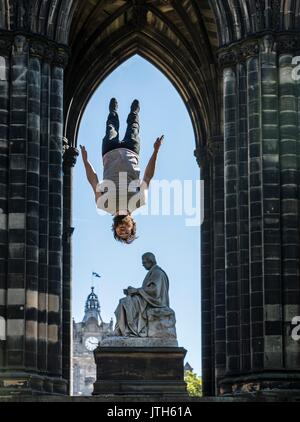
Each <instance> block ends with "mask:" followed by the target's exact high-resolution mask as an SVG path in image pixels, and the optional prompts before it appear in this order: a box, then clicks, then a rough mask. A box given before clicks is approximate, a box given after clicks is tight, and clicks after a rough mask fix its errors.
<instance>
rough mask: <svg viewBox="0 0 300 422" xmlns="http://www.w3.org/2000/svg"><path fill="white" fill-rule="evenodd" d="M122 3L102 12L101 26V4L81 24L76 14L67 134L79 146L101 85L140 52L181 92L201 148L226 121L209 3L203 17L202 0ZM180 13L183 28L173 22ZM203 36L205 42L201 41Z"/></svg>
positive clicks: (67, 77)
mask: <svg viewBox="0 0 300 422" xmlns="http://www.w3.org/2000/svg"><path fill="white" fill-rule="evenodd" d="M123 3H124V4H123V5H122V6H121V7H119V8H116V10H112V12H111V13H110V14H109V17H108V18H107V19H103V20H101V15H99V23H98V25H97V26H96V24H95V14H97V13H100V12H101V11H103V7H102V8H101V7H100V6H101V5H100V4H99V5H98V6H97V7H95V9H92V11H91V12H90V14H88V16H87V18H86V20H85V21H83V22H81V24H80V21H79V22H78V19H79V18H78V16H77V17H76V15H75V18H74V23H73V24H72V27H71V34H70V45H71V48H72V51H73V54H72V57H71V61H70V63H69V66H68V68H67V74H66V88H65V89H66V98H65V116H66V117H65V122H66V124H65V136H66V138H67V139H68V141H69V144H70V145H71V146H74V147H76V142H77V141H76V139H77V132H78V127H79V122H80V119H81V116H82V114H83V111H84V109H85V106H86V104H87V102H88V100H89V98H90V96H91V95H92V93H93V92H94V90H95V89H96V87H97V86H98V85H99V83H101V81H102V80H103V79H104V78H105V77H106V76H108V75H109V73H111V72H112V71H113V70H114V69H115V68H116V67H117V66H118V65H120V64H121V63H122V62H124V61H125V60H127V59H128V58H130V57H131V56H133V55H134V54H139V55H141V56H142V57H143V58H145V59H146V60H148V61H149V62H150V63H152V64H153V65H154V66H156V67H157V68H158V69H159V70H160V71H161V72H162V73H163V74H164V75H165V76H166V77H167V78H168V79H169V80H170V81H171V82H172V84H173V85H174V86H175V88H176V89H177V91H178V92H179V94H180V95H181V97H182V99H183V101H184V103H185V104H186V107H187V109H188V112H189V114H190V117H191V120H192V124H193V128H194V133H195V139H196V148H198V147H200V146H201V145H203V144H205V143H206V140H207V139H208V138H209V137H211V136H213V135H214V132H215V131H218V130H219V122H220V120H221V119H220V116H219V115H218V111H219V106H218V104H217V91H218V89H217V86H218V84H217V79H218V78H217V74H216V69H215V63H214V58H213V52H212V50H213V49H214V48H215V46H210V44H209V39H210V38H209V37H211V38H212V39H213V40H214V42H215V40H216V38H214V37H216V32H213V31H210V34H209V33H208V31H207V29H206V25H211V26H210V29H211V28H212V16H211V15H208V12H207V11H210V9H209V8H208V5H207V4H206V7H207V9H206V14H205V15H203V16H202V15H201V11H200V9H199V8H198V6H197V4H196V3H197V2H192V1H189V2H185V7H183V6H182V5H181V2H174V7H171V5H170V4H169V2H158V3H161V7H159V5H158V6H157V7H155V6H154V5H153V4H150V2H149V4H144V3H145V2H123ZM140 3H143V4H140ZM146 3H147V2H146ZM205 3H206V2H205ZM165 4H167V6H165ZM187 6H188V7H187ZM167 7H168V9H167ZM78 10H79V11H80V6H79V9H78ZM93 10H94V12H95V13H93ZM167 11H169V13H172V14H173V17H172V18H170V17H171V16H169V15H168V13H167ZM210 12H211V11H210ZM175 14H176V18H177V19H178V21H179V22H180V25H179V28H178V25H176V23H175V21H174V20H173V19H174V17H175V16H174V15H175ZM209 19H210V21H209ZM193 21H194V22H193ZM196 22H197V23H198V26H197V25H195V24H196ZM195 27H196V29H195ZM88 28H89V29H88ZM200 38H201V39H202V44H201V43H200V44H198V40H199V39H200ZM83 53H84V55H83Z"/></svg>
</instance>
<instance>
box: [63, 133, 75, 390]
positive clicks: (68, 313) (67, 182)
mask: <svg viewBox="0 0 300 422" xmlns="http://www.w3.org/2000/svg"><path fill="white" fill-rule="evenodd" d="M65 141H66V142H65V148H64V155H63V172H64V174H63V301H62V306H63V326H62V330H63V335H62V338H63V340H62V341H63V344H62V367H63V377H64V378H65V379H71V377H72V365H71V362H72V297H71V287H72V234H73V232H74V228H73V227H72V187H73V186H72V180H73V174H72V173H73V167H74V166H75V164H76V159H77V157H78V155H79V152H78V150H77V149H76V148H73V147H69V146H68V143H67V140H65ZM69 388H70V386H69ZM68 392H69V394H70V390H69V391H68Z"/></svg>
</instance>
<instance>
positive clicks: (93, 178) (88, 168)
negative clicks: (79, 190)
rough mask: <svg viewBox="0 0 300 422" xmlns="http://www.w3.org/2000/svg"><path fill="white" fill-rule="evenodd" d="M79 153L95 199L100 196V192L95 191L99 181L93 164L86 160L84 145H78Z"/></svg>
mask: <svg viewBox="0 0 300 422" xmlns="http://www.w3.org/2000/svg"><path fill="white" fill-rule="evenodd" d="M80 149H81V154H82V160H83V164H84V167H85V172H86V177H87V179H88V181H89V183H90V185H91V186H92V188H93V191H94V194H95V199H96V201H97V199H98V198H99V197H100V196H101V192H97V185H98V183H99V180H98V176H97V173H96V172H95V170H94V169H93V166H92V165H91V163H90V162H89V160H88V155H87V150H86V149H85V146H83V145H80Z"/></svg>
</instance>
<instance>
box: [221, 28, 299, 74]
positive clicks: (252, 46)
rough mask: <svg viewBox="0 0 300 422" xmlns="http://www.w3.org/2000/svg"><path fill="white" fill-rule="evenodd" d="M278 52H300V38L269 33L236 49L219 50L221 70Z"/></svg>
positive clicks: (292, 35) (293, 35) (241, 43)
mask: <svg viewBox="0 0 300 422" xmlns="http://www.w3.org/2000/svg"><path fill="white" fill-rule="evenodd" d="M260 51H262V52H271V51H277V52H278V53H279V54H280V53H294V52H297V51H300V38H299V36H298V35H296V34H288V35H286V34H276V33H269V34H266V35H264V36H263V37H260V38H253V39H248V40H244V41H241V42H239V43H237V44H235V46H234V47H225V48H222V49H220V50H219V53H218V63H219V66H220V67H221V68H224V67H230V66H234V65H236V64H237V63H241V62H243V61H245V60H247V59H248V58H250V57H253V56H257V55H258V54H259V52H260Z"/></svg>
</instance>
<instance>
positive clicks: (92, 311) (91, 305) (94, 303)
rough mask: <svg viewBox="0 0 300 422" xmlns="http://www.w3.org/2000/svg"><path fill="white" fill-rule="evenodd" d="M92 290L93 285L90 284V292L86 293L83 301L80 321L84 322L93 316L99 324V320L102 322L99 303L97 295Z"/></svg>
mask: <svg viewBox="0 0 300 422" xmlns="http://www.w3.org/2000/svg"><path fill="white" fill-rule="evenodd" d="M94 290H95V287H94V286H92V287H91V293H90V294H89V295H88V297H87V299H86V302H85V309H84V318H83V321H82V322H86V321H87V320H89V319H91V318H94V319H96V321H97V323H98V324H99V323H100V322H102V318H101V314H100V303H99V299H98V296H97V295H96V293H95V292H94Z"/></svg>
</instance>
